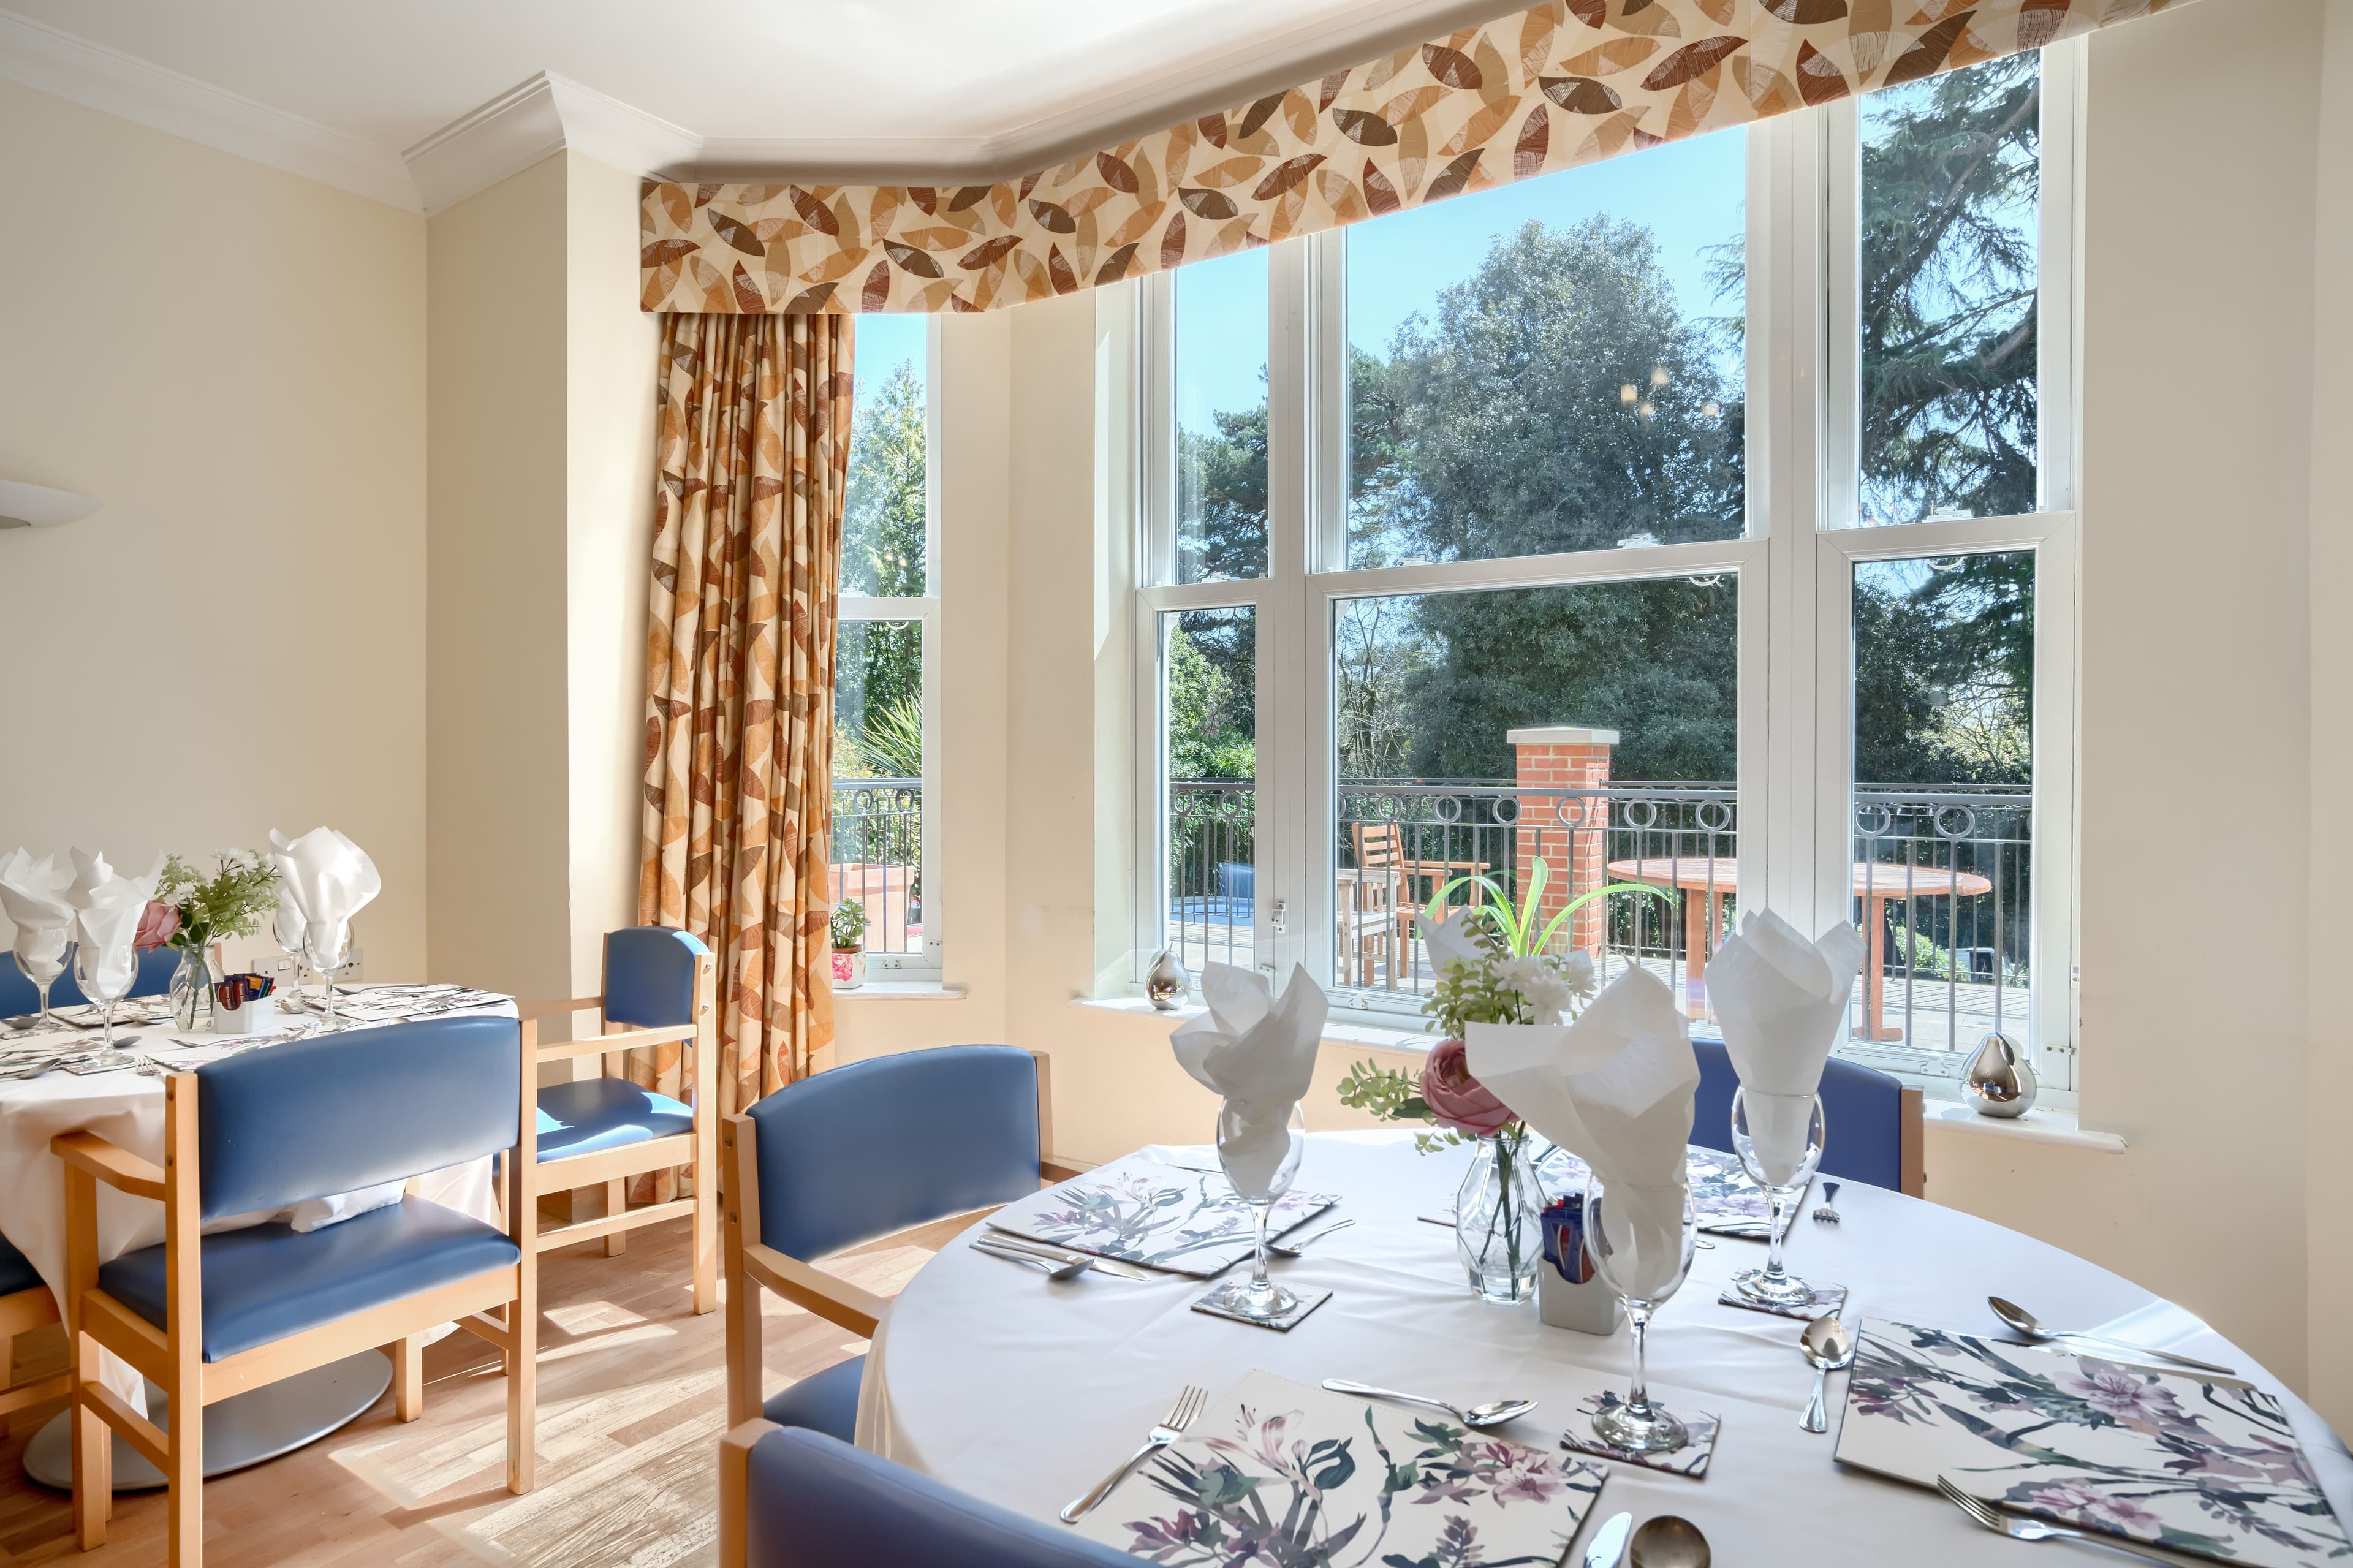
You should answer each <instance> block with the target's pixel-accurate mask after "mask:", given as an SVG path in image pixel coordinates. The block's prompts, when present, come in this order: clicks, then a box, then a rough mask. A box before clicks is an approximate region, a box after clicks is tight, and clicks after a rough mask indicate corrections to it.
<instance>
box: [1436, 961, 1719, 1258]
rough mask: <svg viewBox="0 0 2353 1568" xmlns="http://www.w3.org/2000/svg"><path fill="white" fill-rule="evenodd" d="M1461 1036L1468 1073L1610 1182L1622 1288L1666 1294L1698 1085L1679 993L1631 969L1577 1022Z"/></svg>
mask: <svg viewBox="0 0 2353 1568" xmlns="http://www.w3.org/2000/svg"><path fill="white" fill-rule="evenodd" d="M1463 1043H1464V1045H1465V1046H1466V1047H1468V1050H1469V1055H1468V1058H1467V1065H1468V1066H1469V1067H1470V1068H1471V1076H1472V1077H1473V1078H1475V1079H1478V1080H1479V1081H1480V1082H1481V1083H1482V1084H1484V1085H1486V1086H1487V1088H1488V1089H1491V1090H1493V1093H1494V1094H1495V1097H1496V1098H1497V1099H1499V1100H1502V1101H1503V1102H1504V1104H1505V1105H1508V1106H1510V1107H1511V1108H1512V1109H1513V1110H1514V1111H1516V1112H1518V1114H1519V1116H1520V1118H1521V1120H1523V1121H1526V1122H1527V1123H1528V1125H1530V1126H1531V1127H1534V1128H1535V1130H1536V1131H1539V1132H1541V1133H1543V1134H1544V1135H1545V1136H1546V1137H1547V1138H1549V1139H1551V1140H1552V1141H1553V1142H1555V1143H1557V1144H1559V1145H1560V1146H1561V1147H1562V1148H1564V1149H1567V1151H1568V1152H1571V1153H1573V1154H1576V1155H1578V1156H1580V1157H1581V1158H1583V1160H1584V1161H1585V1163H1587V1164H1588V1165H1590V1166H1592V1167H1593V1171H1594V1173H1595V1174H1596V1175H1599V1177H1600V1178H1601V1180H1602V1183H1603V1184H1604V1185H1605V1186H1607V1187H1608V1189H1609V1202H1610V1204H1611V1205H1614V1206H1616V1207H1617V1208H1618V1209H1619V1212H1620V1214H1622V1215H1625V1217H1626V1220H1627V1222H1628V1223H1627V1225H1626V1227H1625V1235H1626V1237H1628V1239H1629V1242H1630V1245H1628V1246H1627V1247H1625V1249H1624V1251H1623V1253H1622V1254H1621V1255H1620V1258H1619V1260H1618V1261H1616V1262H1614V1263H1613V1265H1612V1267H1611V1273H1612V1275H1613V1276H1614V1277H1615V1278H1616V1279H1618V1281H1619V1282H1620V1284H1621V1285H1623V1286H1624V1287H1625V1288H1626V1290H1627V1294H1629V1295H1630V1296H1634V1297H1637V1298H1646V1297H1653V1296H1655V1295H1656V1294H1657V1293H1658V1292H1660V1291H1663V1290H1668V1289H1672V1288H1673V1286H1674V1285H1675V1283H1676V1281H1677V1279H1678V1277H1679V1276H1680V1274H1681V1272H1682V1269H1683V1200H1684V1196H1685V1193H1686V1190H1687V1188H1688V1185H1689V1181H1690V1178H1689V1175H1688V1173H1687V1168H1686V1166H1685V1164H1684V1163H1683V1152H1684V1149H1685V1147H1686V1146H1687V1145H1688V1144H1689V1143H1690V1142H1691V1127H1692V1100H1693V1096H1694V1094H1695V1093H1696V1092H1697V1090H1698V1089H1699V1058H1697V1057H1695V1056H1694V1055H1693V1054H1692V1047H1691V1036H1690V1034H1689V1026H1688V1024H1687V1023H1686V1022H1685V1020H1684V1018H1683V1009H1682V1008H1680V1007H1678V1006H1677V1005H1675V995H1674V993H1673V992H1672V991H1671V990H1669V989H1668V987H1667V985H1666V984H1665V983H1664V982H1663V981H1662V980H1660V979H1659V978H1658V976H1656V975H1654V974H1652V973H1650V972H1649V971H1648V970H1645V969H1639V968H1637V969H1629V970H1627V971H1626V972H1625V973H1622V974H1620V976H1619V977H1618V978H1617V979H1615V980H1613V981H1611V982H1610V983H1609V986H1608V988H1607V989H1605V990H1604V991H1603V992H1602V993H1601V994H1600V995H1599V996H1597V997H1595V998H1594V999H1593V1002H1592V1004H1591V1005H1589V1006H1588V1007H1587V1008H1586V1009H1585V1011H1584V1012H1583V1013H1582V1014H1580V1015H1579V1016H1577V1022H1575V1023H1574V1024H1566V1025H1552V1026H1545V1025H1516V1026H1515V1025H1504V1024H1474V1025H1472V1026H1471V1029H1470V1033H1469V1038H1467V1039H1466V1040H1465V1041H1464V1042H1463ZM1613 1234H1614V1232H1613Z"/></svg>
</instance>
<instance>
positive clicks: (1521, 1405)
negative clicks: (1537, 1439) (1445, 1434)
mask: <svg viewBox="0 0 2353 1568" xmlns="http://www.w3.org/2000/svg"><path fill="white" fill-rule="evenodd" d="M1324 1387H1326V1388H1328V1389H1330V1390H1331V1391H1332V1392H1333V1393H1335V1394H1363V1395H1364V1396H1365V1397H1366V1398H1367V1399H1395V1400H1398V1401H1399V1402H1400V1403H1403V1404H1406V1405H1428V1406H1429V1407H1430V1409H1432V1410H1443V1411H1445V1412H1446V1413H1447V1414H1448V1415H1451V1416H1453V1417H1454V1418H1455V1419H1456V1420H1457V1421H1460V1422H1461V1423H1462V1425H1464V1426H1472V1427H1482V1426H1502V1425H1503V1424H1504V1422H1506V1421H1511V1420H1514V1419H1516V1418H1517V1417H1519V1416H1522V1415H1526V1414H1527V1413H1528V1412H1529V1411H1531V1410H1534V1409H1535V1407H1536V1402H1535V1400H1533V1399H1491V1400H1489V1401H1488V1402H1487V1403H1486V1404H1484V1405H1472V1406H1471V1408H1470V1409H1468V1410H1465V1409H1463V1408H1462V1406H1461V1405H1449V1404H1447V1403H1446V1401H1444V1400H1443V1399H1430V1398H1426V1397H1424V1396H1423V1395H1421V1394H1399V1393H1398V1391H1397V1390H1396V1389H1394V1388H1375V1387H1374V1386H1373V1385H1372V1384H1369V1383H1351V1382H1349V1381H1348V1380H1347V1379H1346V1378H1345V1377H1327V1378H1325V1379H1324Z"/></svg>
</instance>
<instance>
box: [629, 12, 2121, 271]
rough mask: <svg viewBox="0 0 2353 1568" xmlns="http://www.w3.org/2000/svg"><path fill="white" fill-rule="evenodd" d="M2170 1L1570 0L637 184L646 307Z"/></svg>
mask: <svg viewBox="0 0 2353 1568" xmlns="http://www.w3.org/2000/svg"><path fill="white" fill-rule="evenodd" d="M2166 3H2167V0H1978V3H1977V4H1968V3H1967V0H1921V3H1920V4H1917V5H1915V4H1914V3H1913V0H1557V3H1554V4H1547V5H1538V6H1536V7H1535V8H1534V9H1532V10H1528V11H1522V12H1515V13H1514V14H1512V15H1510V16H1504V17H1501V18H1499V19H1498V20H1495V21H1493V22H1490V23H1487V24H1486V25H1485V26H1478V27H1471V28H1466V29H1464V30H1462V31H1461V32H1458V33H1454V34H1451V35H1450V36H1448V37H1444V38H1438V39H1433V40H1431V41H1430V42H1429V43H1426V44H1422V45H1419V46H1418V47H1412V48H1408V49H1401V50H1399V51H1398V53H1396V54H1393V55H1388V56H1384V57H1383V58H1379V59H1377V60H1373V61H1371V62H1369V63H1367V64H1365V65H1362V66H1358V67H1356V68H1354V69H1351V70H1345V71H1339V72H1335V74H1333V75H1331V76H1328V77H1325V78H1324V79H1321V80H1319V81H1312V82H1307V83H1305V84H1303V85H1302V86H1299V87H1295V88H1293V89H1290V90H1289V91H1287V92H1278V93H1272V94H1270V95H1268V96H1267V97H1265V98H1261V99H1260V100H1257V101H1256V102H1253V103H1249V104H1243V105H1240V106H1238V107H1236V108H1233V109H1229V110H1225V111H1224V112H1223V113H1217V114H1206V115H1203V116H1202V117H1201V118H1200V119H1198V120H1196V121H1187V123H1185V124H1182V125H1177V126H1174V127H1172V128H1170V129H1168V130H1166V131H1163V132H1157V133H1155V134H1154V135H1150V136H1145V137H1142V138H1140V139H1138V140H1135V141H1132V142H1121V143H1119V144H1118V145H1117V146H1114V147H1107V148H1104V149H1103V150H1102V151H1100V152H1097V153H1091V154H1089V155H1087V156H1084V157H1081V158H1076V159H1073V160H1071V162H1070V163H1063V164H1061V165H1060V166H1059V167H1056V168H1052V169H1044V170H1040V171H1039V172H1038V173H1036V174H1029V175H1028V176H1026V177H1024V178H1022V179H1019V180H1011V181H1006V182H1002V183H999V184H975V185H963V186H953V185H794V184H660V183H657V182H654V181H648V182H647V183H646V185H645V188H644V197H643V201H642V203H641V206H640V212H639V230H640V234H641V236H642V238H643V241H644V249H643V254H642V256H641V258H640V266H641V268H642V271H641V275H640V277H641V284H642V293H643V298H644V305H645V308H646V309H647V310H696V311H709V312H713V313H719V314H736V313H741V314H747V315H759V314H763V313H767V312H774V311H786V312H803V311H832V312H839V311H855V310H991V309H994V308H997V307H999V306H1004V305H1018V304H1020V303H1022V302H1024V301H1026V300H1043V299H1049V298H1051V297H1052V296H1054V295H1057V294H1069V293H1073V292H1075V291H1077V290H1078V289H1084V288H1089V287H1092V286H1093V285H1096V284H1102V283H1110V282H1114V281H1116V280H1118V279H1122V278H1127V277H1132V276H1134V275H1135V274H1138V273H1143V272H1155V271H1166V270H1168V269H1171V268H1176V267H1180V266H1182V265H1184V264H1185V263H1187V262H1188V261H1199V260H1203V259H1206V258H1209V257H1213V256H1222V255H1226V254H1228V253H1229V252H1232V251H1237V250H1242V249H1246V248H1248V247H1251V246H1258V245H1271V244H1273V243H1275V242H1276V241H1278V240H1282V239H1288V238H1291V237H1293V236H1295V235H1303V234H1313V233H1315V232H1317V231H1319V230H1323V229H1330V228H1336V227H1338V226H1341V225H1343V224H1349V223H1355V222H1356V221H1357V220H1359V219H1361V218H1366V217H1377V216H1381V215H1383V214H1385V213H1390V212H1395V211H1397V210H1398V209H1399V208H1400V207H1410V206H1419V205H1424V204H1426V203H1430V202H1435V201H1442V200H1444V199H1445V198H1446V197H1448V196H1451V195H1461V193H1463V192H1465V191H1476V190H1484V189H1486V188H1488V187H1490V186H1493V185H1500V184H1507V183H1509V182H1511V181H1514V180H1525V179H1529V178H1532V177H1534V176H1535V175H1538V174H1551V173H1553V172H1554V171H1556V170H1559V169H1567V168H1571V167H1574V166H1576V165H1577V164H1580V163H1593V162H1596V161H1598V160H1599V159H1603V158H1609V157H1613V156H1615V155H1617V154H1618V153H1624V152H1629V151H1632V150H1635V149H1638V148H1643V147H1653V146H1656V145H1658V144H1659V143H1660V142H1668V141H1673V140H1675V139H1677V138H1680V137H1684V136H1696V135H1699V134H1700V133H1702V132H1708V131H1715V130H1720V129H1722V128H1724V127H1726V126H1732V125H1742V124H1746V123H1748V122H1750V121H1757V120H1762V119H1766V118H1767V117H1768V116H1771V115H1776V114H1782V113H1787V112H1788V111H1789V110H1796V109H1802V108H1805V107H1808V106H1810V105H1813V104H1820V103H1828V102H1831V100H1835V99H1841V98H1845V97H1848V96H1850V95H1852V94H1854V93H1861V92H1868V91H1870V90H1872V89H1874V88H1881V87H1891V86H1894V85H1895V84H1897V83H1899V82H1907V81H1915V80H1917V79H1920V78H1922V77H1926V76H1933V75H1935V74H1936V73H1937V72H1939V71H1945V70H1951V69H1955V68H1958V67H1962V66H1968V65H1975V64H1977V63H1978V62H1979V61H1982V60H1987V59H1991V58H1996V57H1998V56H2001V55H2009V54H2017V53H2020V52H2022V51H2024V50H2027V49H2034V48H2040V47H2042V46H2043V45H2045V44H2048V43H2052V42H2054V41H2056V40H2058V39H2061V38H2065V37H2073V36H2074V35H2076V34H2079V33H2086V32H2089V31H2091V30H2092V29H2094V28H2095V27H2102V26H2107V25H2109V24H2111V23H2114V22H2119V21H2123V20H2126V19H2127V18H2130V17H2134V16H2146V15H2147V14H2149V13H2151V12H2155V11H2158V10H2161V9H2163V8H2164V7H2165V5H2166Z"/></svg>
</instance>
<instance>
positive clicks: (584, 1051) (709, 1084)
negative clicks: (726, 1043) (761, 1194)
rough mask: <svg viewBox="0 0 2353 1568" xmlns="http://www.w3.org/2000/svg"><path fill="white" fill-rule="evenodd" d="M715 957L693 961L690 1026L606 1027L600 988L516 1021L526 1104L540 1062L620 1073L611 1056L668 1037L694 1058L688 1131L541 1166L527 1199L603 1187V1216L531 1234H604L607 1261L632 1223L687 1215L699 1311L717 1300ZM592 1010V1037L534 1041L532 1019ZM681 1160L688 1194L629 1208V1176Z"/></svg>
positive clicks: (579, 1237)
mask: <svg viewBox="0 0 2353 1568" xmlns="http://www.w3.org/2000/svg"><path fill="white" fill-rule="evenodd" d="M718 963H719V961H718V960H717V958H715V957H714V956H713V955H712V954H711V953H709V952H705V953H702V955H700V956H699V957H697V958H696V960H695V961H694V1021H693V1022H692V1023H691V1024H680V1025H670V1026H660V1027H655V1028H639V1027H636V1026H629V1025H615V1024H613V1023H611V1022H609V1021H608V1020H607V1019H606V1018H605V1016H604V1012H605V993H606V991H607V990H608V989H609V985H607V984H602V983H600V989H599V991H598V994H596V995H594V996H578V997H575V998H573V999H572V1000H570V1001H568V1002H535V1003H533V1004H532V1005H529V1006H527V1007H524V1008H522V1010H521V1012H522V1021H523V1022H522V1041H523V1052H522V1079H523V1099H522V1102H523V1104H525V1105H526V1106H535V1105H537V1104H538V1103H539V1069H540V1066H541V1064H543V1063H546V1062H558V1061H568V1060H571V1059H573V1058H576V1057H586V1056H602V1057H606V1058H607V1061H606V1063H605V1071H606V1074H607V1077H613V1078H617V1077H619V1076H621V1068H620V1061H621V1058H620V1057H619V1055H618V1053H620V1052H623V1051H628V1050H634V1049H637V1048H638V1047H645V1046H660V1045H668V1044H670V1043H671V1042H673V1041H675V1042H678V1043H679V1044H681V1045H683V1046H685V1047H687V1052H688V1055H689V1057H690V1058H691V1061H692V1064H693V1068H692V1070H693V1089H692V1090H691V1093H692V1096H693V1105H694V1127H693V1130H692V1131H689V1132H679V1133H673V1134H671V1135H670V1136H669V1137H667V1138H654V1139H649V1140H647V1141H646V1142H638V1143H626V1144H623V1145H622V1146H621V1147H619V1148H617V1149H603V1150H599V1151H597V1152H595V1153H591V1154H573V1155H568V1156H565V1157H562V1158H558V1159H554V1160H548V1161H544V1162H543V1163H541V1164H540V1165H539V1166H538V1167H537V1169H536V1170H534V1171H533V1173H532V1174H531V1175H530V1177H529V1178H528V1182H529V1188H530V1192H531V1194H532V1201H533V1203H536V1202H537V1201H538V1200H539V1199H540V1198H542V1197H545V1196H547V1195H549V1194H554V1193H565V1192H571V1191H573V1190H575V1189H576V1188H580V1187H587V1186H599V1185H601V1186H602V1187H603V1188H604V1189H605V1213H604V1215H602V1216H601V1217H599V1218H596V1219H587V1220H575V1221H573V1222H571V1223H570V1224H568V1225H561V1226H553V1227H551V1228H549V1229H547V1230H543V1231H542V1232H541V1233H540V1237H539V1247H540V1250H541V1251H543V1252H544V1251H546V1250H547V1249H548V1248H549V1247H570V1246H572V1245H573V1244H574V1243H575V1242H582V1241H593V1240H595V1239H596V1238H597V1237H604V1239H605V1254H606V1256H607V1257H608V1258H611V1257H617V1256H618V1255H619V1254H620V1252H621V1249H622V1247H624V1246H625V1245H626V1234H627V1233H628V1231H631V1230H634V1229H636V1228H637V1227H638V1226H641V1225H659V1223H661V1222H662V1221H664V1220H670V1219H679V1218H681V1217H691V1219H692V1221H693V1224H694V1266H693V1276H694V1310H696V1311H697V1312H699V1313H700V1312H708V1311H710V1310H712V1309H713V1308H715V1307H717V1306H718V1305H719V1191H718V1189H719V1181H718V1175H719V1149H718V1143H719V1119H718V1110H719V1012H718V1002H717V997H718V989H719V984H718V977H719V970H718ZM589 1012H593V1013H595V1014H596V1016H597V1023H598V1025H599V1026H600V1029H601V1033H599V1034H596V1035H591V1036H589V1037H586V1039H579V1040H574V1041H571V1042H569V1043H567V1044H564V1045H552V1046H543V1045H541V1044H539V1022H538V1021H539V1020H540V1019H542V1018H546V1017H554V1016H561V1015H564V1014H567V1013H589ZM679 1165H685V1166H688V1167H690V1168H691V1170H692V1171H693V1173H694V1192H693V1194H692V1195H691V1196H689V1197H683V1198H672V1199H670V1200H669V1201H668V1202H665V1203H659V1204H649V1205H647V1206H645V1207H644V1208H639V1209H632V1208H630V1207H629V1180H630V1178H631V1177H633V1176H640V1175H645V1174H647V1173H650V1172H654V1171H667V1170H670V1169H671V1168H672V1167H674V1166H679Z"/></svg>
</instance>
